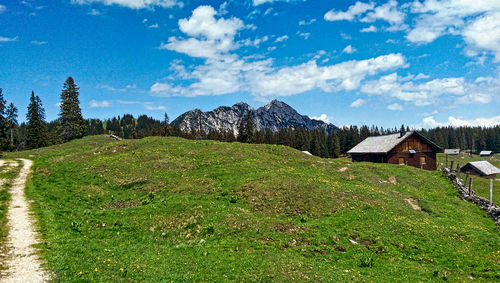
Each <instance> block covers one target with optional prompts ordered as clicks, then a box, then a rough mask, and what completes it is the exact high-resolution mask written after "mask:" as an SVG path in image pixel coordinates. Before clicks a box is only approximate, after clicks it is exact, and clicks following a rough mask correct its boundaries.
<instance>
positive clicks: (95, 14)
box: [87, 9, 101, 16]
mask: <svg viewBox="0 0 500 283" xmlns="http://www.w3.org/2000/svg"><path fill="white" fill-rule="evenodd" d="M87 14H88V15H91V16H99V15H100V14H101V12H99V10H96V9H92V10H90V11H89V12H88V13H87Z"/></svg>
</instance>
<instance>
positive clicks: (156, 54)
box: [0, 0, 500, 129]
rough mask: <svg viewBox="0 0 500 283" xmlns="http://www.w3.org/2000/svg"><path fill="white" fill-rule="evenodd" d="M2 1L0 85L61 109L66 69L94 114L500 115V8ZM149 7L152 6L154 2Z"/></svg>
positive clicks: (477, 122)
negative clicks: (287, 109) (239, 108)
mask: <svg viewBox="0 0 500 283" xmlns="http://www.w3.org/2000/svg"><path fill="white" fill-rule="evenodd" d="M431 2H432V1H428V0H427V1H420V2H418V1H394V0H390V1H377V2H370V1H345V2H342V3H324V2H312V1H305V0H304V1H279V0H253V1H242V2H235V1H212V2H211V6H200V5H197V4H194V3H191V2H189V1H186V2H181V1H177V0H156V1H144V0H128V1H116V0H108V1H103V0H61V1H58V2H57V3H54V1H47V0H26V1H19V2H16V3H11V2H7V1H2V0H0V50H1V51H2V53H1V55H0V64H1V65H2V66H4V68H2V69H1V70H0V77H1V78H2V80H1V81H0V88H3V91H4V97H5V98H6V100H7V101H8V102H13V103H14V104H15V105H16V107H17V108H18V109H19V121H20V122H22V121H25V114H26V107H27V105H28V102H29V95H30V94H31V91H32V90H33V91H34V92H35V94H36V95H39V96H40V98H41V99H42V102H43V106H44V108H45V110H46V116H47V121H52V120H54V119H56V118H57V115H58V113H59V108H58V105H57V103H58V102H59V95H60V93H61V90H62V86H63V83H64V81H65V79H66V77H68V76H72V77H73V78H74V79H75V83H76V84H77V85H78V86H79V87H80V101H81V104H80V106H81V108H82V113H83V115H84V117H85V118H86V119H89V118H99V119H107V118H112V117H116V116H122V115H123V114H127V113H129V114H132V115H134V116H135V117H137V116H138V115H141V114H145V115H147V116H151V117H153V118H155V119H160V120H161V119H162V117H163V115H164V113H167V114H168V115H169V117H170V118H171V121H173V120H174V119H175V118H177V117H178V116H180V115H181V114H183V113H185V112H187V111H189V110H193V109H200V110H202V111H204V112H206V111H211V110H213V109H215V108H217V107H219V106H231V105H234V104H236V103H238V102H245V103H247V104H249V105H250V106H252V107H253V108H255V109H256V108H259V107H261V106H263V105H265V104H267V103H269V101H271V100H272V99H277V100H279V101H283V102H285V103H286V104H288V105H290V106H291V107H292V108H294V109H295V110H296V111H297V112H298V113H300V114H301V115H307V116H309V117H310V118H311V119H316V120H323V121H324V122H327V123H332V124H334V125H336V126H338V127H342V126H345V125H357V126H361V125H369V126H371V125H376V126H378V127H384V128H393V127H395V126H396V127H397V126H398V125H401V124H405V125H408V126H410V127H412V128H416V129H418V128H433V127H437V126H493V125H498V124H500V113H499V112H498V109H500V108H499V106H500V94H499V93H498V89H500V74H499V70H500V68H499V65H498V63H499V62H500V47H499V45H498V42H499V41H500V21H499V20H498V19H499V18H500V17H498V15H500V4H495V3H492V2H491V3H487V2H481V1H479V2H481V3H482V4H483V5H479V4H481V3H479V4H478V3H476V4H474V3H468V2H460V1H455V0H449V1H446V2H442V3H439V4H436V5H431V4H432V3H431ZM148 3H149V4H148Z"/></svg>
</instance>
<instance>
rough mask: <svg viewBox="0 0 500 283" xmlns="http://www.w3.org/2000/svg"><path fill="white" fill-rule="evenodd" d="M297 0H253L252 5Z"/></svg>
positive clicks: (293, 0)
mask: <svg viewBox="0 0 500 283" xmlns="http://www.w3.org/2000/svg"><path fill="white" fill-rule="evenodd" d="M295 1H299V0H253V6H259V5H261V4H264V3H273V2H288V3H290V2H295ZM304 1H305V0H304Z"/></svg>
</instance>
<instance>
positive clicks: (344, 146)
mask: <svg viewBox="0 0 500 283" xmlns="http://www.w3.org/2000/svg"><path fill="white" fill-rule="evenodd" d="M78 90H79V89H78V87H77V85H76V84H75V82H74V80H73V78H71V77H68V78H67V80H66V82H65V83H64V86H63V90H62V92H61V104H60V113H59V118H58V119H56V120H54V121H50V122H47V121H46V120H45V110H44V108H43V104H42V101H41V99H40V98H39V97H38V96H37V95H35V93H34V92H32V93H31V96H30V104H29V106H28V109H27V110H28V111H27V115H26V122H23V123H18V115H17V113H18V109H17V108H16V107H15V105H14V104H13V103H10V104H8V105H7V102H6V100H5V98H4V94H3V92H2V89H1V88H0V150H1V151H20V150H25V149H34V148H39V147H44V146H50V145H55V144H61V143H64V142H67V141H70V140H72V139H75V138H81V137H83V136H90V135H102V134H114V135H117V136H119V137H121V138H125V139H140V138H144V137H148V136H177V137H183V138H187V139H211V140H219V141H225V142H234V141H239V142H245V143H257V144H279V145H286V146H290V147H293V148H296V149H298V150H302V151H309V152H310V153H311V154H313V155H316V156H320V157H328V158H337V157H340V156H343V155H345V153H346V152H347V151H348V150H349V149H351V148H352V147H354V146H355V145H356V144H358V143H359V142H360V141H362V140H364V139H365V138H367V137H369V136H378V135H385V134H391V133H396V132H399V131H410V130H417V131H418V132H420V133H421V134H423V135H424V136H426V137H428V138H429V139H431V140H432V141H434V142H435V143H437V144H438V145H439V146H441V147H442V148H443V149H445V148H460V149H462V150H469V151H470V152H473V153H478V152H480V151H481V150H492V151H494V152H500V125H497V126H495V127H437V128H433V129H410V127H408V126H405V125H401V126H400V127H399V128H398V127H395V128H392V129H384V128H382V127H380V128H379V127H378V126H374V125H373V126H367V125H363V126H360V127H358V126H349V127H342V128H339V129H338V130H336V131H334V132H331V133H329V134H327V133H326V132H325V131H324V130H322V129H313V130H309V129H304V128H287V129H280V130H279V131H277V132H273V131H271V130H270V129H265V130H255V126H254V124H253V121H252V118H251V117H250V116H249V115H247V116H246V117H244V119H243V120H242V122H241V124H240V125H239V127H238V132H239V133H240V134H239V135H238V136H235V135H234V133H233V132H229V131H210V132H204V131H196V130H193V131H188V132H186V131H183V130H181V129H180V128H178V127H177V126H176V125H173V124H171V123H170V122H169V117H168V115H167V113H165V115H164V119H163V120H157V119H154V118H152V117H149V116H147V115H140V116H138V117H134V116H133V115H131V114H124V115H123V116H118V117H113V118H109V119H104V120H101V119H91V118H89V119H84V118H83V117H82V114H81V108H80V105H79V100H78V96H79V92H78Z"/></svg>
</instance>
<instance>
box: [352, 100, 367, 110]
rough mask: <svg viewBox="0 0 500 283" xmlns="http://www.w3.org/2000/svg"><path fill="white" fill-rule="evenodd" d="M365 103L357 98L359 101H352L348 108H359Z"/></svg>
mask: <svg viewBox="0 0 500 283" xmlns="http://www.w3.org/2000/svg"><path fill="white" fill-rule="evenodd" d="M365 103H366V100H364V99H361V98H359V99H356V100H354V101H353V102H352V103H351V105H350V106H351V107H353V108H357V107H361V106H363V105H365Z"/></svg>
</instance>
